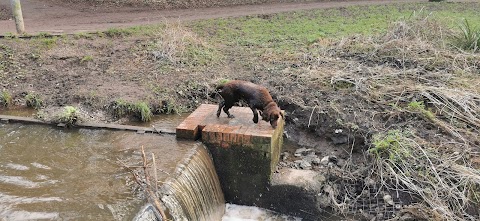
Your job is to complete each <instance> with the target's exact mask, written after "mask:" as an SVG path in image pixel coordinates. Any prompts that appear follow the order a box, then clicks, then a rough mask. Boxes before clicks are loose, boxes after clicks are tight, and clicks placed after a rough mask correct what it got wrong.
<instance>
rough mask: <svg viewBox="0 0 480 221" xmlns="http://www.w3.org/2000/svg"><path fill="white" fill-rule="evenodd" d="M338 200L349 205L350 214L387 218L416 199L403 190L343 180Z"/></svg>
mask: <svg viewBox="0 0 480 221" xmlns="http://www.w3.org/2000/svg"><path fill="white" fill-rule="evenodd" d="M338 191H339V194H338V195H337V200H338V201H339V202H345V203H346V204H347V205H348V211H346V212H347V213H348V214H349V215H353V216H357V215H360V216H364V217H366V218H367V217H368V218H374V217H375V218H377V220H385V219H391V218H394V217H395V216H396V215H397V213H398V212H399V211H400V210H401V209H402V207H404V206H405V205H410V204H411V203H412V202H413V201H414V199H413V197H412V196H410V195H409V194H408V193H405V192H404V191H402V190H401V188H400V189H399V190H395V191H392V190H387V188H386V187H385V186H379V185H377V184H368V185H366V184H365V183H364V182H363V181H356V182H351V181H349V182H343V183H341V184H340V185H339V188H338Z"/></svg>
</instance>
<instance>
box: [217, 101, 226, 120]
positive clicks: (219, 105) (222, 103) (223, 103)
mask: <svg viewBox="0 0 480 221" xmlns="http://www.w3.org/2000/svg"><path fill="white" fill-rule="evenodd" d="M223 106H225V101H222V102H220V104H218V110H217V117H220V113H221V112H222V107H223Z"/></svg>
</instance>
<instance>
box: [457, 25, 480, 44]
mask: <svg viewBox="0 0 480 221" xmlns="http://www.w3.org/2000/svg"><path fill="white" fill-rule="evenodd" d="M458 27H459V29H460V31H461V34H460V36H455V45H456V46H457V47H459V48H461V49H463V50H467V51H472V52H477V51H479V50H480V29H475V28H473V27H472V26H471V25H470V22H469V21H468V20H467V19H464V20H463V22H462V23H460V24H459V25H458Z"/></svg>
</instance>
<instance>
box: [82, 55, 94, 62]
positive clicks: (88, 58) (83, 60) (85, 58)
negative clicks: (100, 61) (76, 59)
mask: <svg viewBox="0 0 480 221" xmlns="http://www.w3.org/2000/svg"><path fill="white" fill-rule="evenodd" d="M89 61H93V56H91V55H85V56H83V58H82V59H81V60H80V63H85V62H89Z"/></svg>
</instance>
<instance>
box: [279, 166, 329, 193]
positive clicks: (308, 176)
mask: <svg viewBox="0 0 480 221" xmlns="http://www.w3.org/2000/svg"><path fill="white" fill-rule="evenodd" d="M325 181H326V178H325V177H324V176H323V175H322V174H320V173H319V172H316V171H313V170H299V169H292V168H283V169H281V170H280V171H279V173H278V174H274V177H273V178H272V185H294V186H298V187H302V188H303V189H306V190H315V191H316V192H318V193H321V192H322V188H323V184H324V183H325Z"/></svg>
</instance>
